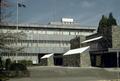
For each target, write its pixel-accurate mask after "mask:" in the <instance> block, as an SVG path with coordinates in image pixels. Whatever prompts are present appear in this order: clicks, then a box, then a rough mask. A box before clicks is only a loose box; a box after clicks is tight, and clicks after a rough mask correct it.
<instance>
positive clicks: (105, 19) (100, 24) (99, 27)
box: [97, 15, 108, 33]
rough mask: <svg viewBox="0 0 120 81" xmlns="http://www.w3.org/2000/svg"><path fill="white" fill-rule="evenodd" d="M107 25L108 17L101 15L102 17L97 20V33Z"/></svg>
mask: <svg viewBox="0 0 120 81" xmlns="http://www.w3.org/2000/svg"><path fill="white" fill-rule="evenodd" d="M106 27H108V18H107V17H105V16H104V15H102V19H101V20H100V22H99V26H98V31H97V32H98V33H102V32H103V30H104V29H105V28H106Z"/></svg>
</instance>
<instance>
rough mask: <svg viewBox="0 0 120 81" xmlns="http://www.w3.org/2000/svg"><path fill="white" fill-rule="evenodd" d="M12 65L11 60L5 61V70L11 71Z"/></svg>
mask: <svg viewBox="0 0 120 81" xmlns="http://www.w3.org/2000/svg"><path fill="white" fill-rule="evenodd" d="M10 65H11V59H9V58H8V59H6V61H5V68H6V70H9V67H10Z"/></svg>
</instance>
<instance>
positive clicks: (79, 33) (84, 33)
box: [2, 29, 92, 35]
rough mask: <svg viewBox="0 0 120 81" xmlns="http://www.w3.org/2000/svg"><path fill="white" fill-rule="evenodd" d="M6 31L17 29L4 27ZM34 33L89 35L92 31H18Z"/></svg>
mask: <svg viewBox="0 0 120 81" xmlns="http://www.w3.org/2000/svg"><path fill="white" fill-rule="evenodd" d="M2 31H3V32H4V33H5V32H7V31H12V32H16V30H8V29H3V30H2ZM21 31H23V32H26V33H34V34H55V35H89V34H91V33H92V32H91V31H82V30H80V31H72V30H71V31H65V30H62V31H61V30H18V32H21Z"/></svg>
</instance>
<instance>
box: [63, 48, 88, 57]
mask: <svg viewBox="0 0 120 81" xmlns="http://www.w3.org/2000/svg"><path fill="white" fill-rule="evenodd" d="M89 48H90V46H87V47H82V48H77V49H72V50H69V51H68V52H66V53H65V54H64V55H72V54H78V53H83V52H85V51H86V50H88V49H89Z"/></svg>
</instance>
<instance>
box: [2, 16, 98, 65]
mask: <svg viewBox="0 0 120 81" xmlns="http://www.w3.org/2000/svg"><path fill="white" fill-rule="evenodd" d="M0 30H1V31H2V32H4V33H5V32H7V31H11V32H13V33H14V32H20V31H23V32H24V33H25V34H26V38H25V39H22V40H21V41H18V42H17V44H15V42H11V41H10V42H11V46H24V49H23V50H22V52H21V53H19V54H17V57H15V54H11V53H7V52H6V53H2V54H1V56H2V57H3V58H4V59H6V58H11V59H12V60H15V59H16V58H17V59H18V60H23V59H26V60H32V62H33V63H39V62H40V57H42V56H43V55H45V54H48V53H54V63H55V64H62V54H63V53H65V52H66V51H68V50H69V49H70V40H71V39H73V38H75V37H76V36H78V35H83V36H88V35H91V34H93V33H94V32H95V31H96V27H89V26H87V27H86V26H80V24H79V23H74V21H73V19H67V18H64V19H62V21H61V22H51V23H49V24H46V25H38V24H37V25H36V24H19V25H18V30H16V24H1V27H0Z"/></svg>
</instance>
